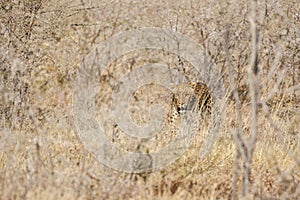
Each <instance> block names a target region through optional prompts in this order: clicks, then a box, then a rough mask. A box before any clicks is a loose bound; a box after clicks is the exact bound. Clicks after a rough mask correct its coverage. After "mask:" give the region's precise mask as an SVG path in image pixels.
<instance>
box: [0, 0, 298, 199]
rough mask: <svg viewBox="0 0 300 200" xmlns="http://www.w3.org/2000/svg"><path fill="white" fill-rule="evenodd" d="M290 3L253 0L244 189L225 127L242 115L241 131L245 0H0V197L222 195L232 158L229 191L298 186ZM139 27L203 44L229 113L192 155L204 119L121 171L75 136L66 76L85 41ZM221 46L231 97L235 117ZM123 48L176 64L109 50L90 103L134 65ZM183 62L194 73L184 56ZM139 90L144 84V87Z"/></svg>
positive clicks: (280, 193)
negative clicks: (255, 70) (150, 167)
mask: <svg viewBox="0 0 300 200" xmlns="http://www.w3.org/2000/svg"><path fill="white" fill-rule="evenodd" d="M200 2H201V1H200ZM299 11H300V4H299V3H297V1H296V0H286V1H284V0H276V1H270V0H266V1H263V2H258V14H257V19H256V20H257V26H258V29H259V42H258V44H259V46H258V48H259V49H258V57H259V65H258V66H259V77H258V78H259V81H258V82H259V99H260V102H259V109H258V118H257V123H258V124H257V127H258V133H257V139H256V143H255V149H254V155H253V157H252V162H251V174H250V180H249V181H250V182H249V183H250V190H249V194H248V195H247V196H246V197H245V196H244V197H242V194H243V193H242V189H243V188H242V182H243V180H242V174H241V173H240V172H241V169H240V168H242V167H241V166H240V165H237V164H235V163H236V162H235V161H236V152H237V147H236V143H235V142H234V139H233V137H232V133H233V132H234V130H236V128H237V126H238V124H239V123H240V122H241V127H242V132H241V134H243V135H245V137H247V136H249V134H250V122H251V120H250V119H251V112H250V111H251V106H250V103H249V102H250V96H249V92H248V85H247V73H246V68H247V66H248V65H249V62H250V55H251V45H250V41H251V40H250V39H251V35H250V31H249V26H250V25H249V18H248V17H249V12H250V2H248V1H245V0H243V1H234V0H233V1H224V0H218V1H202V2H201V3H199V1H193V0H192V1H185V3H174V1H166V2H161V1H158V0H154V1H121V2H120V1H113V2H109V3H107V2H106V1H97V2H96V1H88V2H84V1H77V0H74V1H66V0H64V1H59V2H58V1H43V0H24V1H12V0H9V1H6V0H1V1H0V44H1V46H0V52H1V53H0V61H1V62H0V92H1V96H0V113H1V116H0V117H1V118H0V120H1V121H0V122H1V126H0V133H1V134H0V194H1V195H0V199H230V198H233V197H234V193H233V185H234V184H233V175H234V167H236V169H237V172H238V173H237V174H236V175H237V176H236V185H237V188H236V190H237V195H238V197H239V198H245V199H248V198H249V199H297V198H299V196H300V162H299V160H300V148H299V146H300V135H299V130H300V127H299V123H300V112H299V105H300V92H299V89H300V88H299V87H300V85H299V83H300V72H299V66H300V49H299V46H300V38H299V35H300V29H299V27H300V16H299ZM140 27H161V28H172V29H174V30H175V29H176V30H177V31H180V32H182V33H183V34H185V35H187V36H189V37H191V38H193V39H194V40H195V41H196V42H198V43H199V44H201V45H203V47H204V48H205V50H206V53H207V54H208V55H210V56H211V57H212V59H213V61H214V62H215V63H216V65H217V67H218V68H219V69H220V71H222V75H223V79H224V83H225V86H226V89H227V91H228V92H227V93H228V95H227V97H228V101H227V106H226V116H227V118H226V120H225V122H224V125H223V128H222V132H221V135H220V138H219V140H218V141H217V143H216V144H215V146H214V148H213V149H212V152H211V153H210V155H209V156H208V157H205V158H204V159H202V160H200V159H198V151H199V148H200V147H201V144H202V143H201V142H202V141H203V133H202V131H203V130H202V131H199V133H197V134H196V136H195V141H194V142H193V144H192V146H191V147H190V148H189V149H188V150H187V152H186V153H185V154H184V156H182V157H181V158H180V159H179V160H177V161H176V162H175V163H173V164H172V165H170V166H169V167H167V168H166V169H162V170H161V171H156V172H153V173H151V174H143V175H131V174H126V173H122V172H117V171H114V170H112V169H110V168H107V167H105V166H103V165H101V164H100V163H99V162H98V161H97V160H96V159H95V158H94V157H93V155H92V154H90V153H89V152H88V151H87V150H86V149H85V148H84V146H83V144H82V143H81V141H80V139H79V137H78V136H77V134H76V132H75V128H74V124H73V119H72V87H73V83H74V79H75V77H76V70H77V69H78V67H79V63H80V61H81V60H82V58H84V57H85V56H86V55H87V54H88V52H89V51H90V50H91V48H92V47H93V46H94V45H96V44H98V43H100V42H102V41H104V40H106V39H107V38H109V37H111V36H113V35H115V34H117V33H119V32H121V31H125V30H131V29H135V28H140ZM226 34H228V40H227V41H226ZM226 42H227V43H228V49H226V47H225V46H226V45H225V44H226ZM226 51H227V52H228V54H229V57H230V62H231V66H232V68H233V77H234V84H235V85H236V86H237V90H238V91H239V93H240V95H239V97H240V98H241V99H240V100H241V115H242V119H239V120H238V117H237V116H236V111H235V105H236V102H235V100H234V97H233V95H232V89H231V88H230V81H229V80H230V79H229V74H228V59H227V58H226ZM128 58H130V59H128ZM132 60H134V61H136V64H135V65H133V67H138V66H139V64H142V63H146V62H152V63H156V62H164V63H167V64H169V65H170V66H172V68H173V69H177V68H179V67H180V65H181V64H182V63H181V64H179V63H178V58H177V57H176V56H174V55H172V54H165V53H164V52H158V53H154V54H152V53H151V52H147V51H141V52H132V54H130V55H125V57H124V58H120V59H118V60H116V61H113V62H112V64H111V66H110V67H109V68H108V70H107V71H105V72H103V76H102V77H101V80H100V84H101V88H100V90H99V95H100V96H99V102H98V103H99V106H100V107H101V106H102V108H104V109H105V108H107V107H108V108H109V103H108V102H110V94H111V92H112V91H113V89H114V84H116V81H117V80H118V78H119V77H120V76H122V74H124V73H125V72H126V71H130V70H132V65H130V63H132ZM184 66H186V68H187V72H186V73H187V77H188V79H193V77H194V76H195V72H194V71H193V70H192V68H191V67H190V65H189V63H186V62H185V61H184ZM200 78H201V77H200ZM152 89H153V88H152ZM154 89H155V88H154ZM141 91H144V92H145V95H150V96H151V91H152V90H151V91H150V92H149V93H147V90H145V89H144V90H143V88H142V89H141ZM142 93H143V92H142ZM227 97H226V98H227ZM148 100H149V101H151V99H148ZM98 117H99V118H100V119H101V112H99V113H98ZM139 117H140V120H141V121H146V122H147V120H148V118H149V117H150V116H149V115H148V113H147V112H145V115H143V114H142V115H141V116H140V115H137V118H139ZM109 131H111V130H108V132H109ZM123 139H124V141H127V140H128V138H123ZM123 139H121V140H120V143H121V145H124V144H122V140H123ZM125 139H126V140H125ZM124 141H123V142H124ZM138 142H139V141H134V142H132V143H130V144H132V145H136V144H137V143H138ZM124 143H125V144H126V143H127V142H124ZM152 144H153V143H149V144H147V145H148V147H147V148H150V147H151V145H152ZM149 145H150V147H149ZM122 147H123V146H122ZM123 148H128V149H134V148H135V146H134V147H132V146H129V147H128V146H127V147H126V146H124V147H123Z"/></svg>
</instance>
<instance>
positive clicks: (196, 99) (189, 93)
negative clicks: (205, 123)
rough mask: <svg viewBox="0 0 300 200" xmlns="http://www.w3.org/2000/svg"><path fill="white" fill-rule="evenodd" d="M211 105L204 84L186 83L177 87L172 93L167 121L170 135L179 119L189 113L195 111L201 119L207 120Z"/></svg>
mask: <svg viewBox="0 0 300 200" xmlns="http://www.w3.org/2000/svg"><path fill="white" fill-rule="evenodd" d="M212 104H213V101H212V96H211V93H210V90H209V88H208V86H207V85H206V84H205V83H203V82H188V83H181V84H179V85H177V86H176V87H175V88H174V90H173V91H172V100H171V111H170V114H169V119H168V121H169V123H170V125H171V133H172V134H174V133H175V132H176V127H178V124H179V122H180V117H181V116H182V115H183V114H185V113H187V112H189V111H192V112H194V111H196V112H198V113H199V114H200V116H201V118H202V119H204V118H206V119H208V118H209V117H210V115H211V111H212Z"/></svg>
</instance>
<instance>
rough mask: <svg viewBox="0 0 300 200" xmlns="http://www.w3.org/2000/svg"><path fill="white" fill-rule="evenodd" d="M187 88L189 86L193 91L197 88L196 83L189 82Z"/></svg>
mask: <svg viewBox="0 0 300 200" xmlns="http://www.w3.org/2000/svg"><path fill="white" fill-rule="evenodd" d="M189 86H191V87H192V88H193V89H195V88H196V86H197V82H194V81H192V82H189Z"/></svg>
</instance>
